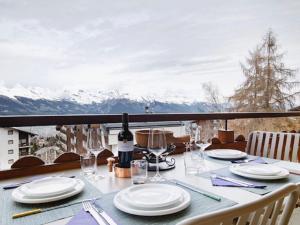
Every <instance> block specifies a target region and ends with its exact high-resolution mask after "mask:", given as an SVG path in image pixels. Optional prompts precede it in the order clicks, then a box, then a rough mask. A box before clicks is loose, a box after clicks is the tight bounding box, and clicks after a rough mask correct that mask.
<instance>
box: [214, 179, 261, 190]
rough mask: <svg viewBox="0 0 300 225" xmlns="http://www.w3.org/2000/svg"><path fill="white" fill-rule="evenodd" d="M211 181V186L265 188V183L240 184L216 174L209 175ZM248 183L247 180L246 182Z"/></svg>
mask: <svg viewBox="0 0 300 225" xmlns="http://www.w3.org/2000/svg"><path fill="white" fill-rule="evenodd" d="M210 178H211V183H212V185H213V186H223V187H246V188H265V187H266V185H257V184H252V183H251V185H248V186H244V185H241V184H237V183H234V182H231V181H227V180H224V179H222V178H220V177H218V176H211V177H210ZM247 183H249V182H247Z"/></svg>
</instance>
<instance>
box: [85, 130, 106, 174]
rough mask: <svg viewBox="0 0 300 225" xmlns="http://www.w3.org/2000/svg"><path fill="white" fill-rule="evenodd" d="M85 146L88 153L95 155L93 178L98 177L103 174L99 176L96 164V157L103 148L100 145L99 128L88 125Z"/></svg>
mask: <svg viewBox="0 0 300 225" xmlns="http://www.w3.org/2000/svg"><path fill="white" fill-rule="evenodd" d="M87 148H88V151H89V152H90V153H93V154H94V156H95V178H96V179H97V178H98V179H100V178H103V176H100V175H99V173H98V164H97V157H98V155H99V154H100V152H102V151H103V150H104V147H103V145H102V137H101V130H100V128H96V127H91V126H90V125H89V127H88V132H87Z"/></svg>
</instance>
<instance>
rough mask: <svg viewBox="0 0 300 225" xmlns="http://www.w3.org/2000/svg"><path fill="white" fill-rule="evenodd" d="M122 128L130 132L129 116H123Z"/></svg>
mask: <svg viewBox="0 0 300 225" xmlns="http://www.w3.org/2000/svg"><path fill="white" fill-rule="evenodd" d="M122 128H123V130H126V131H127V130H128V114H123V116H122Z"/></svg>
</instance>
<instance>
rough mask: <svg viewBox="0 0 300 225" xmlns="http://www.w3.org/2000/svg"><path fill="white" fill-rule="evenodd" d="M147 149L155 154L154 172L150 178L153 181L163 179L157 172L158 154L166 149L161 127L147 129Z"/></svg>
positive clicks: (164, 136) (163, 132)
mask: <svg viewBox="0 0 300 225" xmlns="http://www.w3.org/2000/svg"><path fill="white" fill-rule="evenodd" d="M148 150H149V151H150V152H151V153H153V154H154V155H155V156H156V174H155V176H154V177H152V178H151V179H150V180H151V181H154V182H158V181H163V180H165V179H164V178H163V177H162V176H161V175H160V173H159V156H160V155H161V154H162V153H163V152H165V151H166V150H167V140H166V135H165V131H164V129H163V128H162V129H161V130H154V129H150V130H149V137H148Z"/></svg>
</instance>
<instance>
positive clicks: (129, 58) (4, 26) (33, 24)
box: [0, 0, 300, 99]
mask: <svg viewBox="0 0 300 225" xmlns="http://www.w3.org/2000/svg"><path fill="white" fill-rule="evenodd" d="M216 5H218V7H216ZM265 7H268V8H269V9H270V10H268V11H266V10H265ZM299 13H300V5H299V4H298V3H296V2H294V1H287V2H284V3H281V2H274V1H269V0H263V1H258V0H254V1H249V2H244V1H243V2H237V1H226V2H222V1H216V0H213V1H197V0H194V1H190V2H189V4H186V2H183V1H179V0H178V1H177V0H175V1H174V0H172V1H171V0H166V1H139V0H131V1H124V2H123V1H119V2H118V4H116V3H115V2H110V1H98V0H91V1H88V2H87V1H83V0H74V1H72V3H70V2H69V1H66V0H53V1H38V0H32V1H25V0H9V1H4V0H0V68H1V74H0V81H1V80H3V81H5V83H6V84H9V85H13V84H15V83H17V82H20V81H21V83H22V85H25V86H26V85H28V86H34V85H37V86H41V87H46V88H64V87H78V88H97V89H99V90H101V89H120V90H123V91H124V92H128V93H130V94H131V95H132V96H143V95H145V94H146V93H147V94H149V95H156V96H166V95H170V94H171V93H172V94H171V95H172V96H177V93H179V94H181V95H184V96H188V98H190V99H193V98H199V96H201V88H200V86H201V83H203V82H207V81H212V82H214V83H216V84H217V85H218V86H219V88H220V92H221V93H222V94H223V95H230V94H231V93H232V92H233V90H234V88H235V87H237V86H238V85H239V83H240V82H241V81H242V79H243V76H241V70H240V67H239V62H240V61H243V59H244V57H245V56H247V54H248V50H251V49H252V48H253V47H254V46H255V45H256V44H257V43H258V42H259V41H260V40H261V37H262V36H263V34H264V33H265V32H266V31H267V30H268V28H269V27H272V28H273V30H274V31H275V32H276V33H277V34H278V39H279V41H280V43H281V45H282V46H283V50H287V51H288V55H287V56H286V58H285V60H286V62H287V64H290V65H295V66H296V67H299V65H300V53H299V52H300V46H299V43H298V40H299V39H300V32H299V31H298V30H300V29H299V16H298V15H299ZM229 77H230V79H228V78H229ZM177 97H178V96H177Z"/></svg>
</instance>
